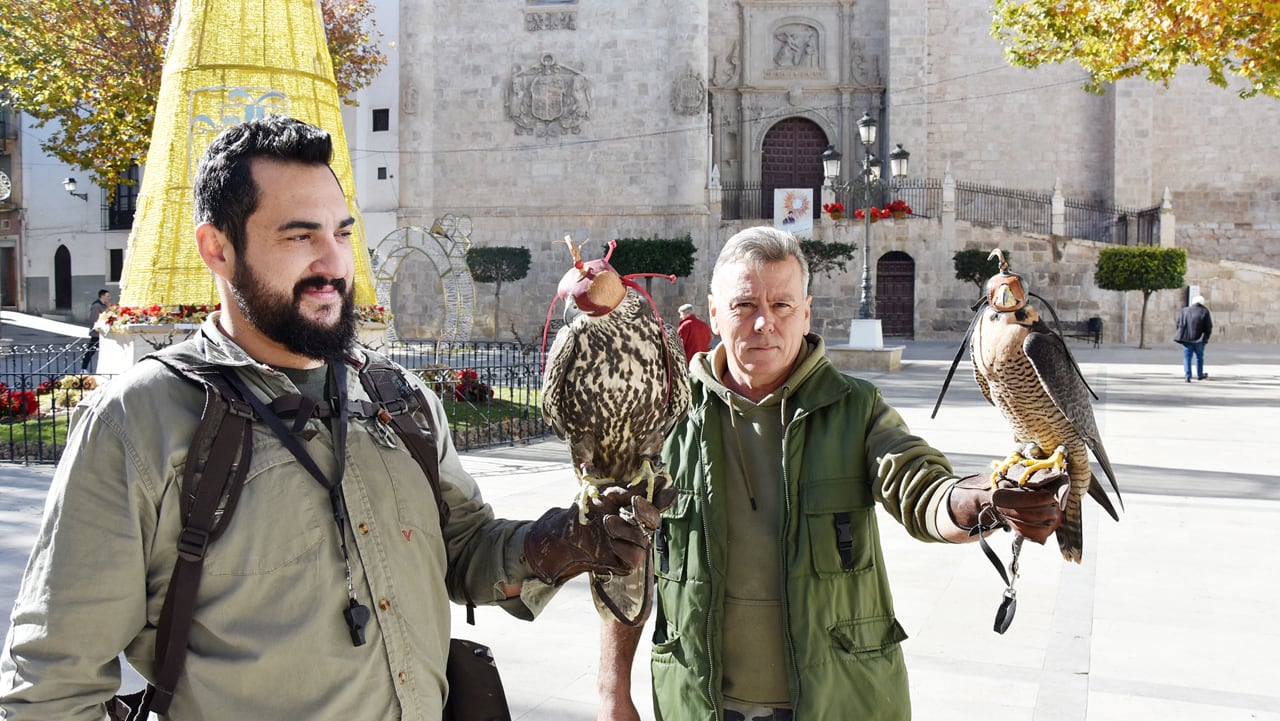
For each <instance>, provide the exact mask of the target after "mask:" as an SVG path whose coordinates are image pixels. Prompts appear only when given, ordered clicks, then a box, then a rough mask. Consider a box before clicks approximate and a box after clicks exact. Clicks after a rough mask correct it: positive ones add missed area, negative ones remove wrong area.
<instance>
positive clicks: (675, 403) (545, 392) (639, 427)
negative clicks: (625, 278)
mask: <svg viewBox="0 0 1280 721" xmlns="http://www.w3.org/2000/svg"><path fill="white" fill-rule="evenodd" d="M686 369H687V366H686V365H685V360H684V351H683V347H682V345H681V343H680V337H679V336H678V335H676V333H675V331H674V330H673V329H672V328H671V327H670V326H664V325H662V324H661V323H660V322H659V321H658V319H657V317H656V316H655V315H654V313H653V310H652V309H650V308H649V306H648V304H647V303H646V302H645V301H644V299H642V298H641V297H640V295H639V293H637V292H636V291H635V290H634V289H628V290H627V294H626V297H625V298H624V299H623V301H622V303H621V304H620V305H619V306H618V307H617V308H615V309H614V310H613V311H612V312H610V313H608V314H607V315H604V316H601V317H594V318H593V317H590V316H587V315H580V316H578V317H577V318H575V319H574V320H573V321H572V322H571V323H569V324H568V325H566V326H564V327H563V328H561V329H560V331H559V332H558V333H556V337H555V342H554V343H552V346H551V350H550V352H549V353H548V356H547V365H546V372H545V375H544V378H543V384H542V414H543V417H544V418H546V420H547V422H549V423H550V424H551V425H552V427H553V428H554V429H555V431H556V434H557V435H558V436H560V438H562V439H565V440H566V441H568V443H569V451H570V454H571V455H572V457H573V461H574V464H575V465H576V466H579V467H580V466H581V465H582V464H584V463H590V464H592V465H594V466H595V471H596V473H597V474H598V475H599V476H602V477H607V478H613V479H614V480H617V481H624V480H626V479H628V478H629V477H630V476H631V474H632V473H634V472H635V471H636V469H637V468H638V467H639V465H640V459H641V458H642V457H644V456H650V457H654V456H657V455H658V454H659V453H660V452H661V450H662V443H663V441H664V440H665V438H666V436H667V433H668V432H669V431H670V430H671V428H672V426H674V425H675V423H676V422H677V421H679V420H680V419H681V418H683V417H684V416H685V414H686V413H687V412H688V409H689V384H688V380H687V378H686Z"/></svg>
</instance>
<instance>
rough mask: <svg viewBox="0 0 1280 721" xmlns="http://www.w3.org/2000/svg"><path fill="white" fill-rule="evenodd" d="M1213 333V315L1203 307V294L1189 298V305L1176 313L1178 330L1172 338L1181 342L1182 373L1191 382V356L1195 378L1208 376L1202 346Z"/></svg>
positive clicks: (1199, 378) (1203, 378)
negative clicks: (1194, 361) (1194, 362)
mask: <svg viewBox="0 0 1280 721" xmlns="http://www.w3.org/2000/svg"><path fill="white" fill-rule="evenodd" d="M1211 335H1213V316H1212V315H1210V314H1209V309H1208V308H1206V307H1204V296H1202V295H1197V296H1196V297H1194V298H1192V299H1191V305H1189V306H1187V307H1186V308H1183V309H1182V312H1181V313H1179V314H1178V332H1177V333H1176V334H1175V335H1174V336H1173V339H1174V340H1175V341H1177V342H1179V343H1181V344H1182V375H1183V376H1184V377H1185V378H1186V379H1187V382H1188V383H1190V382H1191V357H1192V356H1195V359H1196V380H1198V381H1202V380H1205V379H1206V378H1208V377H1209V374H1208V373H1205V372H1204V347H1205V345H1206V344H1207V343H1208V342H1209V336H1211Z"/></svg>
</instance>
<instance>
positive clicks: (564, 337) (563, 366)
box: [542, 323, 578, 440]
mask: <svg viewBox="0 0 1280 721" xmlns="http://www.w3.org/2000/svg"><path fill="white" fill-rule="evenodd" d="M577 341H578V334H577V331H575V330H574V327H573V324H572V323H569V324H566V325H564V326H562V327H561V328H560V330H558V331H556V337H555V340H554V341H552V343H551V350H550V351H548V352H547V357H546V360H545V362H546V364H547V365H546V369H545V370H544V371H543V374H542V417H543V419H544V420H546V421H547V423H550V424H551V427H552V428H553V429H554V430H555V432H556V435H557V436H559V437H560V438H561V439H562V440H563V439H564V438H565V422H564V421H565V418H564V413H565V409H564V406H563V404H564V402H565V398H566V397H567V395H568V390H567V388H566V387H565V382H564V379H565V377H566V376H567V375H569V372H570V370H571V369H572V368H573V364H574V361H575V359H576V356H577V354H576V353H575V348H576V347H577V345H578V342H577Z"/></svg>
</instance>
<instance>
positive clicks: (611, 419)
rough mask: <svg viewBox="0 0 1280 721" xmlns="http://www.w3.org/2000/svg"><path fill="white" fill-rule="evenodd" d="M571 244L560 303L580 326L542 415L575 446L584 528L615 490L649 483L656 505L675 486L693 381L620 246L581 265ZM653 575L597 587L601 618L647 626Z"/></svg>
mask: <svg viewBox="0 0 1280 721" xmlns="http://www.w3.org/2000/svg"><path fill="white" fill-rule="evenodd" d="M564 242H565V243H566V244H567V245H568V246H569V250H570V252H571V253H572V255H573V259H574V263H573V268H571V269H570V270H569V271H568V272H567V273H565V275H564V277H563V278H562V279H561V281H560V285H559V288H558V291H557V294H556V298H557V300H559V299H564V301H565V306H566V316H569V315H574V317H573V318H572V319H571V320H568V319H567V322H566V324H565V326H564V327H562V328H561V329H560V330H559V331H558V332H557V333H556V336H555V341H554V342H553V343H552V345H551V350H550V351H549V352H548V354H547V360H546V370H545V372H544V375H543V381H542V415H543V418H545V419H546V420H547V422H548V423H550V424H551V427H552V428H553V429H555V432H556V435H558V436H559V437H560V438H562V439H564V440H565V441H567V442H568V444H569V454H570V456H571V457H572V460H573V467H574V470H575V472H576V474H577V477H578V482H579V492H578V497H577V498H576V500H575V502H576V503H577V504H578V508H579V512H580V514H581V518H582V521H583V522H584V523H585V522H586V519H587V516H588V513H589V510H590V507H591V503H590V502H591V500H593V499H594V498H596V497H598V496H599V495H601V494H604V493H607V492H608V489H609V488H610V487H611V486H625V487H630V486H635V485H637V484H641V483H645V484H648V498H649V499H650V500H653V498H654V494H655V493H657V492H658V491H659V490H662V489H663V488H665V487H666V486H667V485H668V484H669V483H670V477H669V476H668V475H667V474H666V471H665V468H664V466H663V463H662V460H661V452H662V444H663V442H664V441H665V440H666V437H667V434H668V433H669V432H670V431H671V428H672V427H673V426H674V425H675V424H676V423H677V422H679V421H680V420H681V419H683V418H684V416H685V415H686V413H687V412H688V410H689V382H688V379H687V378H686V368H687V366H686V364H685V360H684V347H683V345H682V344H681V341H680V337H679V336H678V335H677V334H676V333H675V331H674V330H673V329H672V328H671V327H670V326H667V325H664V324H663V323H662V320H661V319H660V318H659V317H658V315H657V313H656V312H655V311H654V310H653V308H652V307H651V306H650V301H647V296H646V295H643V293H644V291H643V290H642V289H641V288H640V286H639V285H637V284H636V283H635V282H634V281H633V280H632V278H633V277H635V276H626V277H623V276H620V275H619V274H618V272H617V271H616V270H614V269H613V267H612V266H610V265H609V256H611V255H612V254H613V247H614V245H615V244H614V243H610V246H609V253H608V254H607V255H606V256H605V257H604V258H603V259H597V260H591V261H584V260H582V255H581V247H580V246H575V245H574V243H573V239H572V238H570V237H569V236H565V241H564ZM673 280H674V278H673ZM655 505H659V506H661V504H660V503H656V502H655ZM649 572H650V569H648V568H645V569H638V570H637V571H636V572H634V573H632V574H631V576H628V577H626V579H607V578H606V579H600V578H596V579H593V582H592V585H591V587H592V592H593V593H594V594H595V596H596V601H597V606H598V607H599V608H600V612H601V615H602V616H603V615H605V613H606V608H607V609H608V611H611V612H612V613H613V614H614V615H615V616H616V617H617V618H618V619H619V620H620V621H622V622H623V623H627V624H631V625H634V624H635V623H637V622H639V621H640V620H643V618H644V616H645V615H647V612H648V607H647V601H648V598H649V594H648V593H646V592H645V591H646V590H647V588H648V585H647V584H648V574H649ZM637 576H638V577H637ZM632 577H637V578H632Z"/></svg>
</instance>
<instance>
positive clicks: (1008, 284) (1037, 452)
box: [969, 250, 1123, 563]
mask: <svg viewBox="0 0 1280 721" xmlns="http://www.w3.org/2000/svg"><path fill="white" fill-rule="evenodd" d="M992 256H993V257H999V258H1000V273H999V274H997V275H995V276H992V277H991V279H990V280H988V281H987V297H986V306H987V307H985V308H982V309H980V310H979V311H978V313H979V317H978V318H977V322H976V325H975V327H974V330H973V335H972V338H971V340H970V346H969V355H970V357H971V358H972V359H973V377H974V380H975V381H977V383H978V388H979V389H981V390H982V394H983V395H984V396H986V398H987V400H988V401H990V402H991V403H992V405H994V406H995V407H996V408H999V409H1000V413H1001V414H1002V415H1004V417H1005V420H1007V421H1008V422H1009V426H1010V428H1011V429H1012V430H1013V437H1014V441H1015V442H1016V443H1017V449H1016V450H1015V451H1014V453H1013V454H1011V455H1010V456H1009V458H1007V459H1006V460H1004V461H1003V462H999V463H997V464H995V466H996V470H995V472H993V474H992V480H993V483H994V482H995V481H996V480H998V478H999V476H1000V475H1002V474H1003V473H1004V472H1005V471H1006V470H1008V469H1009V468H1010V467H1011V466H1013V465H1014V464H1021V465H1024V466H1027V469H1026V472H1025V474H1023V475H1022V476H1021V477H1022V478H1030V477H1031V474H1032V473H1033V472H1034V471H1035V470H1036V469H1038V468H1049V467H1055V468H1059V469H1063V470H1065V472H1066V473H1067V476H1068V477H1069V478H1070V479H1071V484H1070V492H1069V493H1068V494H1067V504H1066V510H1065V516H1064V519H1063V521H1062V525H1061V526H1059V527H1058V530H1057V534H1056V535H1057V539H1058V548H1059V550H1061V551H1062V557H1063V558H1065V559H1067V560H1068V561H1075V562H1076V563H1079V562H1080V559H1081V555H1082V553H1083V538H1082V531H1081V515H1080V508H1081V502H1082V501H1083V500H1084V496H1085V495H1086V494H1090V495H1093V496H1094V498H1095V499H1096V500H1098V502H1099V504H1101V505H1102V506H1103V508H1105V509H1106V510H1107V511H1108V512H1109V513H1110V514H1111V516H1112V518H1115V519H1116V520H1119V516H1117V515H1116V512H1115V509H1114V508H1113V507H1112V506H1111V503H1110V501H1109V499H1108V498H1107V495H1106V492H1105V491H1104V490H1103V489H1102V486H1101V485H1100V484H1099V483H1098V480H1097V478H1096V477H1095V476H1094V475H1093V469H1092V467H1091V466H1090V465H1089V452H1090V451H1092V452H1093V456H1094V458H1096V459H1097V461H1098V465H1099V466H1101V468H1102V471H1103V472H1104V473H1105V474H1106V476H1107V479H1108V480H1109V481H1110V482H1111V487H1112V488H1113V489H1115V491H1116V496H1117V498H1119V494H1120V489H1119V487H1118V486H1117V485H1116V478H1115V473H1114V472H1113V471H1112V470H1111V460H1110V459H1109V458H1107V452H1106V449H1105V448H1103V446H1102V439H1101V438H1100V437H1099V436H1098V426H1097V424H1096V423H1095V422H1094V418H1093V406H1092V404H1091V403H1090V401H1089V395H1090V393H1091V391H1090V389H1089V387H1088V385H1086V383H1085V381H1084V377H1083V376H1082V375H1081V373H1080V368H1079V366H1077V365H1076V362H1075V359H1074V358H1072V356H1071V352H1070V351H1069V350H1068V349H1067V345H1066V342H1065V341H1064V340H1063V339H1062V336H1061V335H1060V334H1059V333H1057V332H1055V331H1054V330H1053V329H1052V328H1050V327H1049V325H1048V324H1046V323H1045V322H1044V321H1042V320H1041V319H1040V314H1039V312H1038V311H1037V310H1036V309H1035V308H1034V307H1033V306H1031V305H1028V304H1027V297H1028V296H1029V295H1031V294H1030V293H1029V292H1028V290H1027V287H1026V282H1025V281H1024V280H1023V279H1022V277H1021V276H1019V275H1018V274H1016V273H1013V272H1012V271H1010V270H1009V265H1008V263H1007V262H1005V260H1004V257H1003V255H1002V254H1001V253H1000V251H999V250H996V251H994V252H993V253H992ZM1037 297H1038V296H1037ZM1121 505H1122V506H1123V502H1122V503H1121Z"/></svg>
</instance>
